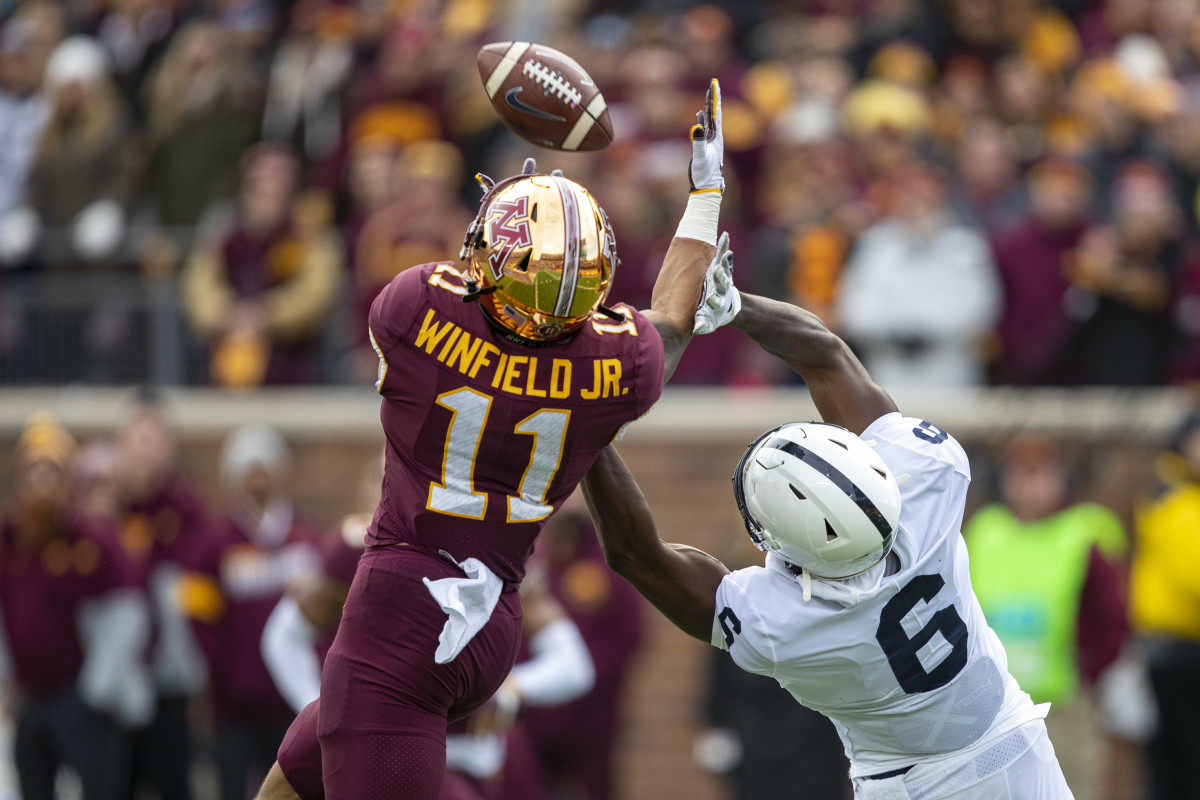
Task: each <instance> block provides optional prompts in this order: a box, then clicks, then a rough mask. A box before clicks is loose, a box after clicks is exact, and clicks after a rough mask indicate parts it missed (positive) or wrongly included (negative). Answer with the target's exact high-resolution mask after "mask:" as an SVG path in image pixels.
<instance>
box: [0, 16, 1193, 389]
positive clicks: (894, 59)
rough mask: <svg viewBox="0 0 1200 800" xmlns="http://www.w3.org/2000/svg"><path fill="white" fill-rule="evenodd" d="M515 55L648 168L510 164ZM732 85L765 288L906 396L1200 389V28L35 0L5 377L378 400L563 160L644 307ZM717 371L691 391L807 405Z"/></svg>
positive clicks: (515, 147)
mask: <svg viewBox="0 0 1200 800" xmlns="http://www.w3.org/2000/svg"><path fill="white" fill-rule="evenodd" d="M506 39H521V40H533V41H541V42H545V43H548V44H551V45H555V46H557V47H559V48H560V49H562V50H564V51H565V52H567V53H569V54H571V55H572V56H574V57H575V58H576V59H577V60H578V61H580V62H581V63H582V64H583V65H584V66H585V67H586V68H587V69H588V70H589V72H590V73H591V75H592V77H593V79H594V80H595V81H596V83H597V85H599V86H600V87H601V88H602V90H603V91H604V94H605V96H606V98H607V100H608V105H609V108H610V109H611V115H612V118H613V123H614V129H615V132H616V141H615V143H614V144H613V145H612V146H610V147H609V148H607V149H606V150H604V151H602V152H600V153H592V154H565V153H551V152H549V151H545V150H537V149H536V148H532V147H531V146H529V145H526V144H524V143H522V142H520V141H519V140H517V139H516V138H515V137H514V136H513V135H512V134H510V133H508V132H507V131H506V130H505V129H504V128H503V126H502V125H501V124H500V123H499V121H498V119H497V117H496V115H495V113H494V112H493V111H492V109H491V108H490V106H489V104H488V100H487V97H486V94H485V93H484V92H483V91H482V89H481V86H480V79H479V76H478V75H477V68H476V65H475V54H476V52H477V50H478V48H479V47H480V45H482V44H484V43H487V42H489V41H496V40H506ZM712 76H716V77H718V78H719V79H720V80H721V84H722V87H723V90H724V93H725V136H726V143H727V155H726V173H727V179H728V186H729V188H728V190H727V192H726V197H725V201H724V208H723V211H722V214H723V217H722V225H723V227H726V228H728V229H729V230H730V231H731V232H732V234H733V242H734V247H735V250H736V251H737V264H738V280H739V281H740V283H741V284H742V285H743V286H745V287H746V288H749V289H752V290H754V291H757V292H759V293H762V294H766V295H769V296H773V297H779V298H788V299H791V300H793V301H796V302H798V303H800V304H802V305H804V306H805V307H807V308H810V309H812V310H814V311H816V312H817V313H818V314H819V315H820V316H822V318H823V319H825V321H826V322H827V323H829V324H830V325H831V326H832V327H834V328H835V329H836V330H837V331H839V332H840V333H842V334H843V335H844V336H845V337H846V338H847V339H849V340H850V341H851V342H852V344H853V345H854V346H855V347H856V348H857V349H858V350H859V352H860V353H861V354H862V356H863V358H864V360H865V361H866V363H867V365H868V367H869V368H870V369H871V371H872V372H873V374H875V375H876V376H877V377H878V378H879V379H880V380H881V382H882V383H883V384H884V385H885V386H886V387H889V388H903V387H905V386H909V385H915V386H935V387H936V386H972V385H979V384H984V383H1000V384H1006V385H1094V384H1102V385H1124V386H1128V385H1163V384H1168V383H1174V384H1179V383H1188V382H1191V381H1193V380H1195V379H1196V378H1198V377H1200V311H1197V309H1198V308H1200V250H1198V249H1197V248H1196V245H1197V243H1198V242H1200V239H1198V238H1197V234H1198V233H1200V223H1198V218H1197V211H1198V197H1197V190H1198V188H1200V125H1198V124H1197V123H1200V7H1198V4H1197V3H1196V2H1195V0H1056V1H1054V2H1052V1H1051V0H1003V1H1002V0H926V1H925V2H920V1H919V0H797V1H796V2H789V3H782V2H781V3H737V2H732V0H727V1H726V2H716V3H711V4H696V3H690V2H683V0H654V1H653V2H645V3H632V2H627V1H625V0H593V1H592V2H576V1H574V0H549V1H548V2H539V3H532V2H527V1H526V0H440V1H438V2H434V1H433V0H427V1H426V2H418V1H417V0H393V1H392V2H374V1H373V0H360V1H359V2H354V1H353V0H290V2H284V3H277V2H268V0H192V1H191V2H188V1H187V0H19V1H18V0H10V2H7V3H3V4H0V132H2V133H0V135H2V136H3V145H4V146H3V147H0V264H3V265H4V269H3V270H0V380H3V381H5V382H9V383H14V382H16V383H21V382H25V383H28V382H34V383H37V382H42V383H47V382H56V381H63V380H87V381H100V382H104V381H107V382H122V381H124V382H128V381H129V380H131V379H132V380H144V379H157V380H159V381H162V380H168V381H183V382H193V383H213V384H217V385H223V386H231V387H252V386H257V385H262V384H296V383H346V382H361V381H364V380H365V379H366V378H367V377H368V376H369V375H370V373H371V369H372V366H371V364H372V358H371V356H370V350H369V347H368V346H367V343H366V332H365V325H364V317H365V313H366V310H367V309H368V308H369V306H370V303H371V300H372V299H373V297H374V295H375V294H376V293H377V292H378V291H379V289H380V288H381V287H382V286H383V285H385V284H386V283H387V281H388V280H390V279H391V278H392V277H393V276H394V275H395V274H397V273H398V272H399V271H401V270H403V269H405V268H407V267H409V266H412V265H414V264H417V263H421V262H424V261H429V260H435V259H453V258H454V257H455V254H456V253H457V250H458V247H459V244H460V242H461V238H462V234H463V232H464V230H465V227H466V225H467V223H468V222H469V220H470V218H471V217H472V215H473V213H474V211H475V208H476V202H477V200H478V197H479V189H478V187H477V186H476V185H475V183H474V181H473V180H472V178H471V176H472V175H473V174H474V173H475V172H476V171H484V172H487V173H490V174H492V175H494V176H499V175H505V174H510V173H513V172H515V171H516V170H517V169H518V168H519V164H520V161H521V158H523V157H524V156H525V155H528V154H530V153H531V152H532V151H535V150H536V151H537V152H536V154H537V155H538V156H539V157H540V158H541V159H542V161H543V165H542V166H543V169H546V170H548V169H550V168H552V167H563V168H564V169H565V170H566V171H567V173H568V175H569V176H571V177H573V178H575V179H577V180H579V181H580V182H582V183H584V184H585V185H586V186H587V187H588V188H589V189H591V190H592V192H593V193H594V194H595V195H596V196H597V198H598V199H599V200H600V202H601V204H602V205H603V206H604V207H605V208H606V210H607V211H608V213H609V215H610V217H611V218H612V221H613V225H614V228H615V230H616V233H617V240H618V246H619V247H618V249H619V254H620V257H621V265H620V268H619V269H618V272H617V277H616V281H615V288H614V294H613V297H614V298H615V299H619V300H622V301H626V302H630V303H631V304H634V305H639V304H641V306H643V307H644V305H645V303H646V302H647V299H648V294H649V290H650V287H651V286H652V284H653V278H654V276H655V274H656V272H657V269H658V266H659V264H660V263H661V259H662V256H663V254H664V253H665V250H666V247H667V244H668V243H669V239H670V236H671V233H672V232H673V230H674V222H675V219H676V216H677V214H678V213H679V212H680V210H681V209H682V205H683V199H684V197H685V191H684V187H685V177H684V176H685V165H686V161H687V159H688V157H689V150H688V147H687V141H686V137H685V132H686V130H687V127H688V124H689V122H690V121H691V119H692V114H693V113H694V110H695V108H697V107H699V104H700V102H701V99H702V92H703V90H704V88H705V86H706V85H707V79H708V78H709V77H712ZM695 349H696V350H697V351H698V353H694V354H692V355H691V356H690V357H687V358H685V360H684V362H683V365H682V367H681V369H680V371H679V373H678V375H677V380H678V381H680V382H684V383H687V382H692V383H696V382H700V383H738V384H762V383H775V382H780V381H785V380H788V378H787V377H786V376H784V375H782V374H779V373H778V372H776V371H775V367H774V366H773V365H772V364H770V363H762V361H761V359H759V358H757V357H756V356H754V355H753V353H751V352H746V351H744V350H743V349H742V348H741V344H740V342H738V341H737V338H736V337H735V336H732V335H727V334H726V333H725V332H720V333H718V334H717V335H716V336H713V337H708V338H706V339H705V340H703V341H700V342H697V343H696V345H695ZM81 353H82V354H83V355H84V356H85V357H84V358H80V354H81ZM155 359H157V361H156V360H155ZM164 364H166V365H167V367H164ZM156 365H157V366H156ZM168 367H169V368H168ZM166 376H169V377H166Z"/></svg>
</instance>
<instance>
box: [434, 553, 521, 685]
mask: <svg viewBox="0 0 1200 800" xmlns="http://www.w3.org/2000/svg"><path fill="white" fill-rule="evenodd" d="M458 566H459V567H461V568H462V571H463V572H465V573H467V577H465V578H440V579H438V580H436V581H431V580H429V578H422V579H421V580H422V581H423V582H424V583H425V586H426V587H427V588H428V589H429V593H430V594H431V595H433V599H434V600H436V601H437V604H438V605H439V606H441V607H442V611H445V612H446V616H447V617H448V619H447V620H446V624H445V625H444V626H442V632H441V634H440V635H439V636H438V648H437V652H435V653H434V654H433V659H434V661H436V662H437V663H439V664H449V663H450V662H451V661H453V660H454V659H456V658H458V654H459V653H461V652H462V651H463V648H465V647H466V646H467V644H469V643H470V641H471V639H473V638H474V637H475V634H477V633H479V631H480V630H482V629H483V626H484V625H486V624H487V621H488V620H489V619H491V618H492V610H493V609H495V608H496V603H497V602H498V601H499V600H500V591H501V590H502V589H503V588H504V582H503V581H501V580H500V578H499V577H497V575H496V573H494V572H492V571H491V570H490V569H488V568H487V567H486V566H485V565H484V564H483V562H482V561H480V560H479V559H477V558H468V559H467V560H466V561H460V562H458Z"/></svg>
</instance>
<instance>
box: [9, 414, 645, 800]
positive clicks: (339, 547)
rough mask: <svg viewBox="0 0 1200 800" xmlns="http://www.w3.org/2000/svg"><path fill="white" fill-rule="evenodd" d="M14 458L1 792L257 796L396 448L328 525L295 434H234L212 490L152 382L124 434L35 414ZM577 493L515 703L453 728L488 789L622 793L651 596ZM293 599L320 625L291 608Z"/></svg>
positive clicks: (465, 765) (537, 589)
mask: <svg viewBox="0 0 1200 800" xmlns="http://www.w3.org/2000/svg"><path fill="white" fill-rule="evenodd" d="M13 457H14V463H13V467H14V469H13V473H12V474H13V475H14V481H13V486H12V488H11V496H8V497H5V498H4V499H5V508H4V512H3V515H2V516H0V697H3V701H4V702H3V706H2V707H0V730H3V731H4V732H6V734H7V732H8V731H9V730H10V729H11V737H10V736H8V735H5V736H4V737H3V739H4V740H5V743H6V744H5V745H0V798H5V800H12V799H13V798H22V799H23V800H54V798H61V797H76V798H79V797H82V800H133V798H143V799H144V798H159V800H191V798H193V797H195V798H199V799H200V800H248V798H251V797H254V796H255V794H256V793H257V790H258V787H259V786H260V785H261V783H262V781H263V779H264V778H265V777H266V774H267V770H268V769H269V768H270V766H271V765H272V764H273V763H274V761H275V757H276V752H277V751H278V749H279V747H280V745H281V743H282V741H283V738H284V735H285V733H286V732H287V730H288V726H289V725H290V724H291V722H292V720H293V718H294V717H295V715H296V713H297V711H298V710H300V709H303V708H304V706H305V705H306V704H307V703H308V702H309V701H310V700H311V699H314V698H315V697H316V695H317V693H318V692H319V676H320V669H321V666H320V659H321V658H323V657H324V654H325V653H326V652H327V650H328V648H329V646H330V644H331V642H332V636H333V630H334V629H336V627H337V624H338V621H339V620H340V616H341V610H342V605H343V603H344V600H345V596H346V592H347V591H348V589H349V582H350V581H351V580H352V578H353V575H354V571H355V568H356V566H357V561H358V557H359V555H360V554H361V553H362V551H363V547H364V541H363V540H364V537H365V533H366V526H367V524H368V522H369V521H370V519H371V516H372V515H373V511H374V506H375V504H376V501H377V498H378V493H379V485H380V479H381V473H380V467H381V464H380V456H379V454H374V455H372V456H371V457H370V458H369V459H368V460H367V461H366V463H364V464H363V465H362V467H361V469H360V470H358V472H359V474H357V475H355V474H351V475H346V476H343V478H342V480H343V482H344V484H345V485H344V486H343V488H344V489H345V493H346V497H347V498H348V499H347V501H346V502H348V503H350V504H351V505H352V509H351V511H352V512H353V513H351V514H349V515H347V516H346V517H344V518H343V519H340V520H339V521H338V522H337V523H336V524H334V525H332V526H331V527H330V528H329V529H328V530H326V529H323V528H322V527H321V526H318V525H316V524H314V523H313V522H312V521H310V520H309V519H307V518H306V517H305V514H304V513H303V512H302V511H301V510H300V509H299V508H298V507H297V503H296V501H295V497H296V491H295V478H296V476H295V475H294V472H293V458H292V451H291V448H290V446H289V444H288V442H287V441H286V440H285V439H284V437H283V436H282V435H281V434H280V433H279V431H277V430H276V429H274V428H273V427H271V426H269V425H265V424H261V423H251V424H246V425H243V426H240V427H238V428H236V429H234V430H232V431H230V432H229V434H228V435H227V436H226V437H225V439H224V441H223V443H222V444H221V446H220V450H219V454H217V455H216V458H217V465H216V467H217V475H216V478H217V485H216V487H205V488H206V489H207V490H208V491H205V492H201V491H200V490H199V489H198V487H196V486H195V485H194V484H193V482H192V480H191V479H190V478H189V477H188V476H187V475H186V474H185V472H184V470H183V469H182V468H181V466H180V463H179V458H178V454H177V447H176V442H175V437H174V435H173V432H172V430H171V427H170V426H169V424H168V422H167V419H166V417H165V415H164V412H163V410H162V409H161V408H160V407H159V406H158V405H157V404H156V402H155V401H154V398H153V397H151V396H149V395H147V396H145V397H143V398H141V399H140V400H139V402H138V403H137V404H136V405H135V406H134V407H132V408H131V409H130V410H129V411H128V413H127V415H126V419H125V421H124V423H123V424H122V425H121V426H120V427H119V428H118V429H117V430H115V431H113V432H111V433H106V434H102V435H99V436H95V437H93V438H91V439H88V440H86V441H85V442H82V443H80V442H79V441H77V440H76V439H75V438H74V437H73V436H72V435H71V434H70V433H69V432H68V431H67V430H65V429H64V428H63V427H62V426H61V425H59V424H58V423H57V422H56V421H55V420H54V419H53V418H52V417H50V416H48V415H44V414H38V415H36V416H34V417H33V418H31V419H30V420H29V422H28V424H27V425H26V427H25V429H24V431H23V433H22V434H21V436H20V439H19V440H18V442H17V445H16V450H15V453H14V456H13ZM352 472H353V470H352ZM356 489H357V491H356ZM6 494H7V493H6ZM204 496H211V497H212V500H211V501H206V500H205V499H202V497H204ZM577 506H582V501H581V500H580V502H579V503H578V504H576V506H572V507H571V508H568V509H566V510H564V511H563V512H562V513H560V514H558V515H556V516H555V518H554V521H553V522H552V523H551V524H549V525H547V527H546V530H545V532H544V534H543V536H542V537H541V540H540V543H539V549H538V551H537V552H536V553H535V555H534V557H533V559H532V560H531V565H532V569H533V570H534V572H535V573H536V575H537V576H538V577H537V578H536V579H530V580H529V581H527V583H529V584H532V585H533V588H531V589H530V590H529V591H530V593H531V594H528V595H526V599H525V603H526V607H527V609H528V612H529V618H528V620H527V622H529V623H530V624H531V625H532V626H533V629H534V630H533V631H532V632H531V634H530V638H529V642H528V644H527V646H526V648H525V649H523V650H522V655H521V658H520V659H519V662H520V663H519V666H518V667H517V668H516V669H514V672H513V678H514V679H515V680H516V681H517V682H516V684H515V688H514V689H513V690H511V693H513V697H512V698H511V702H509V703H507V704H501V705H503V708H502V709H491V708H489V709H488V711H487V713H486V714H485V713H483V712H481V714H479V715H476V717H469V718H468V719H467V720H466V721H464V722H463V723H461V724H458V726H457V727H455V728H453V729H452V731H451V732H452V733H455V734H456V735H457V738H458V739H459V740H462V741H459V742H458V743H457V750H455V751H454V753H453V754H452V755H454V756H455V758H453V759H451V761H450V762H448V763H449V764H450V767H451V768H453V769H455V770H456V774H457V779H459V780H462V779H466V780H468V781H470V782H472V783H473V784H476V785H478V786H479V787H483V788H485V789H486V791H485V792H484V793H483V794H480V795H479V796H480V797H483V796H486V797H489V798H492V800H542V799H543V798H544V800H559V799H560V798H580V799H581V800H609V798H611V797H613V796H614V792H615V789H614V784H613V778H614V757H615V745H616V742H617V736H618V728H619V718H620V714H621V713H622V712H621V710H622V703H621V702H620V699H621V698H622V696H623V687H624V684H625V679H626V677H627V675H628V670H629V667H630V664H631V659H632V658H633V656H634V655H635V653H636V651H637V649H638V646H639V642H640V639H641V630H642V622H641V619H642V601H641V600H640V598H639V597H638V595H637V593H636V592H635V591H634V590H633V589H632V587H630V586H628V585H627V584H625V583H624V582H622V581H620V580H619V579H617V577H616V576H615V574H614V573H612V572H611V571H609V569H608V568H607V566H606V565H605V563H604V558H603V555H602V554H601V552H600V548H599V544H598V542H597V540H596V537H595V534H594V533H593V531H592V526H591V521H590V519H589V518H588V516H587V514H586V511H581V510H580V508H579V507H577ZM341 510H343V511H344V510H345V509H341ZM522 591H523V593H524V592H525V591H526V587H523V588H522ZM534 593H536V595H537V596H536V597H535V596H532V595H533V594H534ZM323 606H324V608H322V607H323ZM289 609H292V610H298V611H299V613H300V614H302V615H305V616H306V617H308V623H306V624H305V625H302V626H300V627H299V628H297V627H295V626H294V625H293V624H292V623H290V622H288V621H287V619H286V615H287V614H289V613H290V611H289ZM556 620H560V621H559V622H558V625H557V627H556V626H555V625H553V624H552V623H554V622H555V621H556ZM564 625H566V627H567V628H568V630H566V631H563V630H562V628H563V627H564ZM306 626H307V627H306ZM305 631H308V632H307V633H306V632H305ZM546 631H549V634H548V635H547V636H540V634H541V633H543V632H546ZM280 634H282V635H283V636H284V637H285V638H286V637H288V636H293V637H294V638H293V640H292V641H290V642H289V641H283V642H281V641H280ZM554 649H557V650H559V651H560V652H559V653H558V654H557V657H552V658H549V659H546V658H543V656H546V655H547V652H546V651H548V650H554ZM571 650H574V652H573V653H572V652H564V651H571ZM549 655H551V656H554V655H555V654H553V653H549ZM539 659H541V660H540V661H539ZM307 661H311V675H306V674H302V673H303V671H304V670H305V669H307V668H308V667H307V666H306V662H307ZM535 664H536V665H537V666H533V665H535ZM531 666H532V668H530V667H531ZM522 667H524V668H525V669H524V672H523V673H519V670H521V669H522ZM553 670H558V671H559V672H560V673H565V674H560V675H558V676H555V675H552V674H548V673H549V672H550V671H553ZM306 681H308V682H311V683H312V686H311V688H309V687H306V686H305V685H304V684H305V683H306ZM507 686H508V684H506V687H507ZM297 691H299V692H300V694H303V693H304V692H311V696H304V697H302V698H300V699H299V700H298V695H297ZM497 702H498V703H499V701H497ZM535 706H538V707H535ZM452 738H453V737H452ZM10 739H11V749H9V747H8V742H9V740H10ZM497 741H498V742H499V744H496V742H497ZM488 742H490V743H491V744H487V743H488ZM506 744H507V750H508V752H509V753H510V754H511V757H510V759H509V761H508V762H507V763H509V764H510V765H512V767H513V768H511V769H509V770H507V771H505V770H502V769H501V767H503V765H504V764H505V763H506V762H505V747H506ZM495 753H498V755H493V754H495ZM518 765H519V769H518V768H517V767H518ZM12 773H15V779H14V780H12V781H11V783H9V782H8V781H5V780H4V779H3V777H2V776H9V777H11V776H12ZM64 776H65V777H64ZM464 776H465V778H464ZM317 778H318V779H319V775H318V776H317ZM448 780H449V779H448ZM14 784H15V785H14ZM481 790H482V789H481ZM455 796H476V795H475V794H474V792H472V793H470V794H466V795H455Z"/></svg>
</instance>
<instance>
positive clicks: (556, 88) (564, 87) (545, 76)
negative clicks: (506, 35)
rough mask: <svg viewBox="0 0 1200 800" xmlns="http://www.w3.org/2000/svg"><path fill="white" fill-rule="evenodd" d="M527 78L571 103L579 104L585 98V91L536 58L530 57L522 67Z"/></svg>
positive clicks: (543, 89)
mask: <svg viewBox="0 0 1200 800" xmlns="http://www.w3.org/2000/svg"><path fill="white" fill-rule="evenodd" d="M521 73H522V74H523V75H524V76H525V77H526V78H532V79H533V81H534V83H536V84H537V85H538V86H540V87H542V91H544V92H546V93H547V94H553V95H555V96H556V97H557V98H558V99H559V100H561V101H563V102H564V103H567V104H569V105H571V106H572V107H574V106H577V105H579V103H580V102H581V101H582V100H583V92H581V91H579V90H578V89H576V88H575V87H574V86H572V85H571V82H570V81H568V80H567V79H566V78H564V77H563V76H562V73H561V72H554V71H552V70H551V69H550V68H549V67H547V66H546V65H545V64H542V63H541V62H540V61H537V60H535V59H532V58H531V59H529V60H528V61H526V62H525V66H524V67H522V68H521Z"/></svg>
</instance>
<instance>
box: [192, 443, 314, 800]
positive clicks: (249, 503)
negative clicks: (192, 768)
mask: <svg viewBox="0 0 1200 800" xmlns="http://www.w3.org/2000/svg"><path fill="white" fill-rule="evenodd" d="M290 458H291V457H290V454H289V452H288V447H287V444H286V443H285V442H284V440H283V437H282V436H281V435H280V434H279V432H278V431H276V430H275V429H274V428H272V427H270V426H267V425H261V424H249V425H244V426H242V427H240V428H238V429H236V430H235V431H234V432H233V433H231V434H230V435H229V437H228V438H227V439H226V440H225V445H224V447H223V449H222V452H221V490H222V499H223V511H222V514H221V516H220V518H218V519H215V520H214V521H213V523H212V525H211V527H210V530H209V534H208V535H207V537H206V540H205V542H204V546H203V547H202V549H201V551H200V552H199V553H198V554H197V556H196V558H195V560H194V565H193V567H192V571H190V572H188V573H186V574H185V575H184V577H183V580H182V583H181V586H180V592H179V594H178V598H179V600H180V601H181V603H182V605H183V609H184V611H185V613H187V615H188V616H189V617H191V618H192V620H193V623H194V625H193V627H194V629H195V631H196V636H197V638H198V639H199V642H200V646H201V648H202V649H203V650H204V654H205V656H206V657H207V660H208V672H209V689H210V691H211V694H212V703H213V717H214V722H215V729H214V731H213V734H214V736H213V753H212V755H213V760H214V761H215V762H216V765H217V771H218V774H219V781H220V798H221V800H246V798H248V797H253V796H254V792H255V790H256V789H257V788H258V786H259V784H260V783H261V782H262V779H263V778H264V777H265V776H266V774H267V770H268V769H269V768H270V766H271V764H272V763H274V761H275V752H276V750H278V749H279V744H280V742H282V741H283V735H284V733H286V732H287V728H288V725H289V724H290V723H291V721H292V717H293V713H292V710H291V709H290V708H289V707H288V705H287V703H286V701H285V700H284V699H283V697H281V696H280V695H279V692H278V691H277V690H276V688H275V684H274V681H272V680H271V675H270V673H269V672H268V671H267V667H266V665H265V664H264V663H263V659H262V653H261V648H260V642H261V641H262V633H263V628H264V627H265V626H266V623H267V618H268V617H269V616H270V615H271V611H272V609H274V608H275V605H276V604H277V603H278V602H279V600H280V598H281V597H283V593H284V589H285V588H286V586H287V584H288V582H289V581H291V580H294V579H297V578H299V577H300V576H301V575H304V574H306V573H307V572H309V571H312V570H315V569H316V567H317V552H316V540H317V532H316V530H315V529H314V528H313V527H312V526H311V525H309V524H308V523H307V522H305V521H303V520H301V519H300V518H298V517H297V515H296V511H295V508H294V506H293V505H292V499H291V496H290V493H289V488H288V480H289V469H290Z"/></svg>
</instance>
